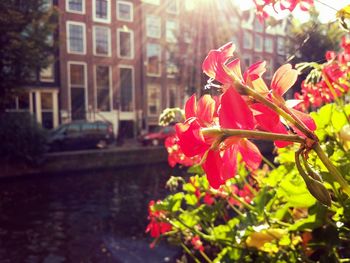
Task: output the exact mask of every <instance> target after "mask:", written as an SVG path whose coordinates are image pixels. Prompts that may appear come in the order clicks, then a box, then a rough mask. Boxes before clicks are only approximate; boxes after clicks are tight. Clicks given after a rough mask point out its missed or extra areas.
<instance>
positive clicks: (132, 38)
mask: <svg viewBox="0 0 350 263" xmlns="http://www.w3.org/2000/svg"><path fill="white" fill-rule="evenodd" d="M120 32H126V33H130V39H131V41H130V42H131V47H130V48H131V56H130V57H125V56H122V55H121V54H120V39H121V38H120V35H119V33H120ZM134 41H135V39H134V31H133V30H130V29H126V28H117V54H118V57H119V58H123V59H134V57H135V51H134V49H135V45H134Z"/></svg>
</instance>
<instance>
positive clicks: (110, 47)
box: [92, 26, 112, 57]
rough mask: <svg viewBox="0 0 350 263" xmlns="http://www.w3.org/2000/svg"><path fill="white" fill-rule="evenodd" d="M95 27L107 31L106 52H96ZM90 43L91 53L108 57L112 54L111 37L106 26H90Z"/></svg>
mask: <svg viewBox="0 0 350 263" xmlns="http://www.w3.org/2000/svg"><path fill="white" fill-rule="evenodd" d="M96 28H104V29H107V32H108V34H107V35H108V54H107V55H105V54H98V53H97V50H96V48H97V45H96ZM92 31H93V32H92V44H93V54H94V55H95V56H99V57H110V56H111V55H112V39H111V29H110V28H109V27H106V26H93V28H92Z"/></svg>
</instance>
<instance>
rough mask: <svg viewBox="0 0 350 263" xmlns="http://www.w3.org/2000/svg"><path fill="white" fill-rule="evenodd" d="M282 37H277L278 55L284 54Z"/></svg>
mask: <svg viewBox="0 0 350 263" xmlns="http://www.w3.org/2000/svg"><path fill="white" fill-rule="evenodd" d="M284 48H285V47H284V39H283V37H278V38H277V54H278V55H284V51H285V50H284Z"/></svg>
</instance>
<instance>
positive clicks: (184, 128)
mask: <svg viewBox="0 0 350 263" xmlns="http://www.w3.org/2000/svg"><path fill="white" fill-rule="evenodd" d="M175 128H176V134H177V136H178V138H179V141H178V144H179V146H180V147H181V150H182V152H183V153H184V154H185V155H186V156H188V157H193V156H196V155H200V154H203V153H204V152H205V151H207V150H208V149H209V147H210V145H209V144H207V143H206V142H205V139H204V137H203V134H202V132H201V126H200V124H199V122H198V120H197V119H196V118H190V119H188V120H186V121H185V123H178V124H176V126H175Z"/></svg>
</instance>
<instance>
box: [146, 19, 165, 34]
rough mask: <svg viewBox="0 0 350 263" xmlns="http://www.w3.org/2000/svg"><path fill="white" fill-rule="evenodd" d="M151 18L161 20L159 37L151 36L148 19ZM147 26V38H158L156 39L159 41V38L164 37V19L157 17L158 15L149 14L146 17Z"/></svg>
mask: <svg viewBox="0 0 350 263" xmlns="http://www.w3.org/2000/svg"><path fill="white" fill-rule="evenodd" d="M151 17H153V18H155V17H156V18H157V19H158V20H159V34H158V35H156V36H153V35H149V30H148V21H147V20H148V19H149V18H151ZM145 24H146V25H145V26H146V36H147V37H149V38H156V39H159V38H161V36H162V18H161V17H160V16H156V15H151V14H148V15H146V23H145Z"/></svg>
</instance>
